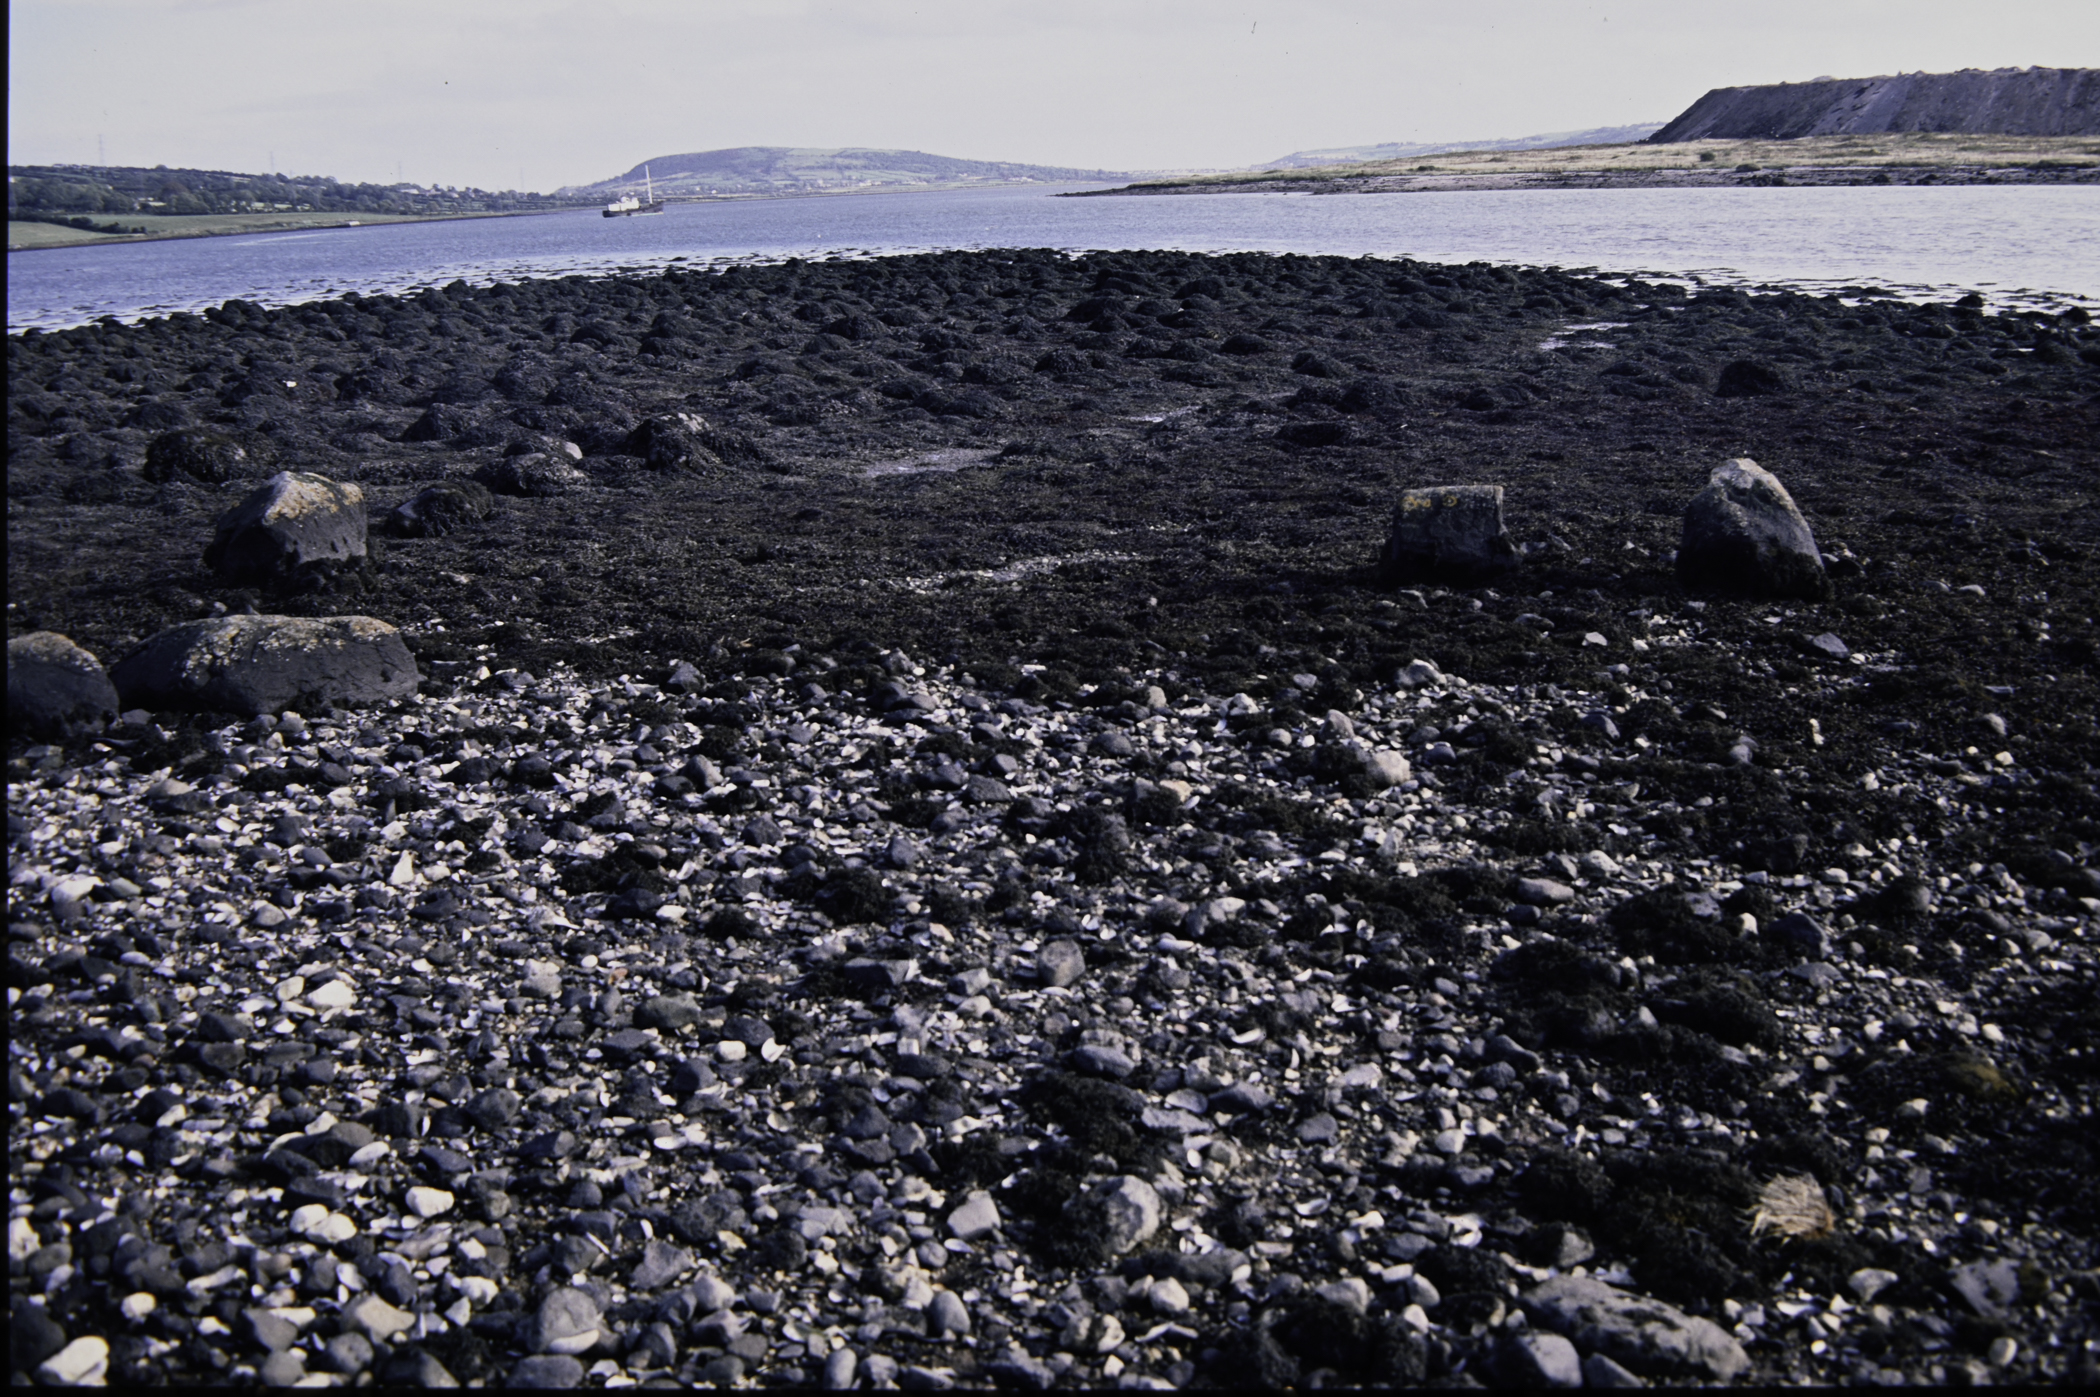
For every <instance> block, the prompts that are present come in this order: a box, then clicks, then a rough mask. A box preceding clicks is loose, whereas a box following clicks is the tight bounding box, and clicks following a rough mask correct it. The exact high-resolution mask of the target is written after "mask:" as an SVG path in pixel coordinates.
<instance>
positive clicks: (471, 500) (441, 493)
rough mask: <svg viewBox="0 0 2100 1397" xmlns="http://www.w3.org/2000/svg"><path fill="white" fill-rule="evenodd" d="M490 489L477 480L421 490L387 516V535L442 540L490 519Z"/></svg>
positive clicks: (451, 481)
mask: <svg viewBox="0 0 2100 1397" xmlns="http://www.w3.org/2000/svg"><path fill="white" fill-rule="evenodd" d="M490 507H491V502H490V500H489V492H488V488H487V487H486V486H484V485H482V484H481V483H480V482H479V481H475V480H446V481H441V482H439V483H438V484H436V485H428V486H425V487H424V488H423V489H421V490H419V491H417V492H416V493H415V494H414V495H412V496H410V497H409V498H408V499H405V500H403V501H402V502H401V503H400V504H398V505H395V506H394V508H393V509H392V510H391V511H390V512H389V513H388V514H387V517H386V528H387V532H388V533H391V534H394V535H396V536H397V537H400V538H442V537H444V536H445V535H446V534H451V533H457V532H458V531H459V530H461V529H466V528H471V527H473V526H474V525H475V524H478V523H480V522H481V521H482V520H484V519H486V518H488V517H489V510H490Z"/></svg>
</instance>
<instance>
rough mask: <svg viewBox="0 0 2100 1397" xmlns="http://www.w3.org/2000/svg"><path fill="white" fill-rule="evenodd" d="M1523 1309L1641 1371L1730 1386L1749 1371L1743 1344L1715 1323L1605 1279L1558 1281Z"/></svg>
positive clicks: (1528, 1296) (1531, 1296)
mask: <svg viewBox="0 0 2100 1397" xmlns="http://www.w3.org/2000/svg"><path fill="white" fill-rule="evenodd" d="M1523 1304H1524V1313H1525V1314H1526V1315H1527V1316H1529V1317H1530V1319H1531V1321H1532V1323H1533V1324H1536V1325H1539V1326H1541V1327H1543V1328H1546V1329H1550V1330H1552V1331H1553V1332H1555V1333H1557V1334H1564V1335H1566V1336H1567V1337H1568V1338H1570V1339H1572V1340H1574V1341H1575V1343H1576V1344H1577V1345H1578V1346H1579V1347H1581V1348H1585V1349H1591V1350H1595V1351H1597V1352H1600V1353H1604V1354H1606V1355H1608V1356H1610V1357H1611V1358H1614V1359H1616V1360H1618V1361H1619V1362H1621V1363H1624V1364H1625V1365H1626V1366H1627V1367H1629V1368H1631V1369H1633V1370H1634V1371H1635V1372H1637V1373H1652V1374H1657V1375H1661V1376H1680V1377H1688V1378H1691V1379H1694V1380H1700V1381H1709V1382H1729V1381H1731V1380H1733V1379H1735V1378H1737V1377H1739V1376H1741V1375H1742V1374H1743V1373H1745V1372H1747V1371H1749V1368H1750V1356H1749V1355H1748V1354H1747V1353H1745V1352H1743V1346H1742V1345H1741V1344H1739V1343H1737V1342H1736V1340H1735V1338H1734V1336H1733V1335H1731V1334H1730V1333H1729V1332H1728V1331H1727V1330H1725V1329H1723V1328H1721V1326H1719V1325H1718V1324H1715V1323H1714V1322H1713V1321H1711V1320H1706V1319H1699V1318H1697V1317H1695V1316H1693V1315H1688V1314H1686V1313H1685V1312H1684V1311H1682V1310H1680V1309H1678V1308H1677V1307H1676V1306H1674V1305H1666V1304H1664V1303H1663V1302H1662V1301H1660V1300H1651V1299H1649V1298H1648V1297H1647V1296H1644V1295H1634V1294H1630V1293H1629V1292H1627V1291H1623V1290H1620V1289H1617V1288H1616V1287H1614V1286H1609V1285H1606V1284H1605V1283H1604V1282H1603V1281H1600V1280H1594V1279H1591V1278H1589V1277H1575V1276H1556V1277H1554V1278H1553V1279H1551V1280H1549V1281H1547V1282H1545V1283H1544V1284H1542V1285H1538V1286H1534V1287H1533V1288H1532V1289H1531V1290H1529V1291H1527V1292H1525V1294H1524V1298H1523Z"/></svg>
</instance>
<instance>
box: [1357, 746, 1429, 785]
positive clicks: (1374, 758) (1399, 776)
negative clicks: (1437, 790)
mask: <svg viewBox="0 0 2100 1397" xmlns="http://www.w3.org/2000/svg"><path fill="white" fill-rule="evenodd" d="M1358 755H1359V758H1360V760H1361V761H1362V762H1363V766H1364V775H1365V776H1366V777H1368V778H1369V779H1370V782H1371V786H1372V788H1373V789H1375V790H1381V791H1382V790H1385V789H1387V788H1388V787H1391V786H1397V785H1399V784H1400V783H1401V782H1402V781H1408V780H1412V779H1413V778H1414V774H1415V773H1414V768H1413V767H1411V766H1409V765H1408V762H1407V758H1406V757H1405V756H1404V755H1402V754H1401V753H1399V752H1394V751H1381V750H1374V749H1372V748H1369V747H1364V748H1360V749H1359V751H1358Z"/></svg>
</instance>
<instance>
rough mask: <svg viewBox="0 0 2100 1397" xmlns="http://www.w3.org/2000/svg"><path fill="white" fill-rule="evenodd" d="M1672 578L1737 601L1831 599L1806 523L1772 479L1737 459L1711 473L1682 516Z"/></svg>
mask: <svg viewBox="0 0 2100 1397" xmlns="http://www.w3.org/2000/svg"><path fill="white" fill-rule="evenodd" d="M1677 577H1678V580H1679V581H1681V582H1682V583H1684V585H1685V586H1687V587H1689V588H1692V589H1693V590H1695V591H1704V592H1723V593H1728V594H1732V595H1736V596H1752V597H1800V598H1803V599H1805V600H1809V601H1819V600H1821V599H1823V598H1825V597H1827V596H1829V595H1830V579H1829V578H1828V577H1827V576H1825V575H1824V572H1823V557H1822V554H1820V553H1819V552H1817V551H1816V537H1815V535H1814V534H1812V533H1810V532H1809V528H1808V521H1807V520H1806V519H1803V518H1802V517H1801V511H1800V509H1799V508H1798V507H1796V506H1795V504H1794V497H1793V496H1791V495H1789V494H1788V493H1787V492H1786V487H1785V486H1784V485H1781V484H1780V483H1779V481H1778V479H1777V478H1775V477H1774V476H1773V475H1772V473H1771V472H1770V471H1768V470H1766V469H1764V468H1763V467H1762V466H1760V465H1758V464H1757V462H1755V461H1751V460H1745V459H1741V458H1738V459H1736V460H1732V461H1723V462H1722V463H1721V464H1720V465H1719V466H1716V467H1715V468H1714V473H1713V476H1712V478H1711V479H1710V480H1709V481H1708V482H1707V486H1706V488H1705V489H1704V490H1702V491H1700V492H1699V494H1698V495H1697V496H1696V497H1694V498H1693V500H1692V502H1691V504H1689V505H1687V506H1686V507H1685V511H1684V541H1683V543H1682V544H1681V545H1679V547H1678V550H1677Z"/></svg>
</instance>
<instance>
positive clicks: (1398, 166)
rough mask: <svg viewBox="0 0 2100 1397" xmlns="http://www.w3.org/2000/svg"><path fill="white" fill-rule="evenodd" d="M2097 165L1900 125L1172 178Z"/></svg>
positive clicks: (2048, 147) (2038, 146) (2062, 139)
mask: <svg viewBox="0 0 2100 1397" xmlns="http://www.w3.org/2000/svg"><path fill="white" fill-rule="evenodd" d="M2044 161H2047V162H2051V163H2053V164H2059V165H2068V166H2075V167H2079V168H2085V169H2094V168H2100V140H2094V139H2093V138H2092V137H2089V136H1970V135H1939V134H1935V133H1930V132H1898V133H1893V134H1888V135H1881V136H1806V137H1803V138H1801V139H1799V140H1792V141H1681V142H1673V143H1671V144H1669V145H1646V144H1633V145H1614V146H1568V147H1563V148H1561V149H1557V150H1525V151H1506V150H1503V151H1486V150H1483V151H1457V152H1453V153H1450V154H1445V155H1424V156H1412V157H1408V158H1405V159H1400V160H1374V161H1370V162H1367V163H1363V164H1354V165H1328V166H1322V167H1319V168H1315V169H1304V170H1252V171H1244V172H1240V173H1228V174H1220V175H1201V176H1197V177H1195V178H1193V179H1182V180H1174V181H1172V183H1174V184H1176V185H1201V184H1231V185H1256V184H1266V183H1282V182H1293V183H1295V182H1299V181H1303V180H1308V179H1313V180H1318V179H1336V178H1344V177H1362V176H1380V175H1415V174H1423V175H1427V174H1435V175H1494V174H1504V175H1519V174H1544V175H1576V174H1622V173H1635V172H1642V171H1660V170H1688V171H1701V170H1707V171H1714V170H1733V169H1735V168H1736V167H1737V166H1740V165H1756V166H1758V167H1759V168H1760V169H1768V170H1783V169H1809V168H1818V167H1847V168H1859V167H1866V168H1874V167H1881V166H1885V167H1889V168H1892V169H1895V168H1901V169H1937V168H1949V169H1952V168H1975V167H1978V166H1985V167H1995V168H2007V167H2020V166H2033V165H2036V164H2038V163H2040V162H2044Z"/></svg>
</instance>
